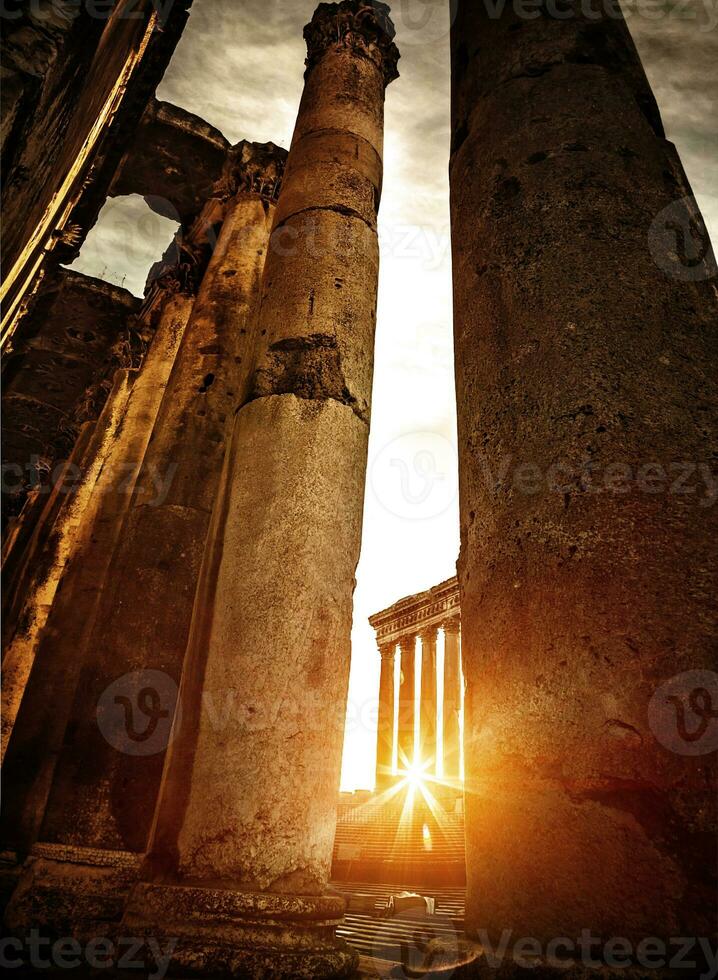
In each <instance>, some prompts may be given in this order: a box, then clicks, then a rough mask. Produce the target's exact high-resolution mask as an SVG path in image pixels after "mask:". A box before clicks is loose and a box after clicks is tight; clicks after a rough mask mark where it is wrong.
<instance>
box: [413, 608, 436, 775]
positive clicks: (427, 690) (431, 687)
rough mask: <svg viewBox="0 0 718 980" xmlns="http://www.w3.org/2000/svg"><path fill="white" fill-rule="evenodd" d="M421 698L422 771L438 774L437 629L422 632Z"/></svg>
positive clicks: (432, 628) (420, 747) (420, 758)
mask: <svg viewBox="0 0 718 980" xmlns="http://www.w3.org/2000/svg"><path fill="white" fill-rule="evenodd" d="M420 638H421V697H420V700H419V759H418V763H419V765H420V766H421V767H422V770H423V771H424V772H425V773H426V774H427V775H428V776H433V775H434V773H435V772H436V704H437V701H436V627H435V626H431V627H429V628H428V629H425V630H422V632H421V633H420Z"/></svg>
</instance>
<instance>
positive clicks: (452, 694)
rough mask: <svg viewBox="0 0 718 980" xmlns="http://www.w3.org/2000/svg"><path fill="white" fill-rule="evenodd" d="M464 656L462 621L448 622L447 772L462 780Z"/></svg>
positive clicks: (444, 765)
mask: <svg viewBox="0 0 718 980" xmlns="http://www.w3.org/2000/svg"><path fill="white" fill-rule="evenodd" d="M460 711H461V657H460V653H459V621H458V619H451V620H449V621H448V622H446V623H444V718H443V732H444V746H443V767H444V768H443V775H444V778H445V779H450V780H457V781H458V780H460V779H461V747H460V739H461V731H460V727H459V712H460Z"/></svg>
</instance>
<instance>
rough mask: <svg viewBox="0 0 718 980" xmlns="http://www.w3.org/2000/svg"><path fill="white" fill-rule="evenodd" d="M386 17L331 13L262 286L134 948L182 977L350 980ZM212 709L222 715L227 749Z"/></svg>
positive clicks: (352, 7) (323, 9)
mask: <svg viewBox="0 0 718 980" xmlns="http://www.w3.org/2000/svg"><path fill="white" fill-rule="evenodd" d="M387 10H388V8H386V7H385V5H384V4H381V3H375V4H373V5H371V6H369V5H367V4H365V3H364V2H362V0H344V2H342V3H339V4H321V5H320V6H319V8H318V9H317V11H316V13H315V15H314V18H313V19H312V21H311V23H310V24H309V25H308V26H307V28H306V29H305V37H306V40H307V46H308V51H309V55H308V59H307V72H306V76H305V77H306V83H305V88H304V93H303V96H302V101H301V104H300V108H299V114H298V117H297V123H296V128H295V132H294V137H293V140H292V146H291V149H290V154H289V158H288V161H287V169H286V173H285V177H284V182H283V187H282V192H281V195H280V198H279V202H278V207H277V215H276V219H275V226H274V229H273V233H272V240H271V243H270V249H269V254H268V256H267V263H266V266H265V269H264V276H263V283H262V301H261V309H260V314H259V336H260V353H259V357H258V362H257V363H258V368H257V371H256V373H255V376H254V379H253V382H252V384H251V385H250V388H249V392H248V394H247V395H246V396H245V398H244V399H243V402H242V403H241V404H240V408H239V410H238V412H237V414H236V417H235V422H234V431H233V435H232V442H231V447H230V455H229V458H228V464H227V480H228V487H229V488H230V492H229V493H228V494H227V501H226V511H225V513H224V514H223V515H222V516H221V520H218V521H217V522H216V527H217V533H220V534H221V554H220V555H218V560H219V566H218V569H217V586H216V590H215V593H214V596H213V598H212V602H213V615H212V616H211V617H208V616H206V615H204V612H203V611H200V610H195V613H196V619H195V623H196V624H197V633H195V632H194V628H193V636H192V639H191V641H190V645H189V648H188V655H187V660H186V663H185V668H184V672H183V677H182V687H181V691H180V711H181V718H182V723H181V726H180V727H179V730H178V732H177V736H176V738H175V739H174V741H173V743H172V746H171V748H170V751H169V753H168V757H167V762H166V766H165V772H164V776H163V782H162V792H161V795H160V800H159V803H158V807H157V813H156V817H155V827H154V833H153V838H152V842H151V846H150V850H149V853H148V856H147V859H146V862H145V867H144V869H143V873H142V881H141V882H140V883H139V884H138V885H137V886H136V888H135V889H134V891H133V894H132V897H131V899H130V902H129V904H128V909H127V912H126V915H125V919H124V921H123V929H129V930H130V931H131V934H132V935H146V936H148V937H149V936H156V935H158V934H162V935H166V936H168V937H169V936H173V937H178V938H179V942H178V945H177V946H176V948H175V952H174V954H173V960H174V968H175V969H176V970H177V971H178V972H181V971H182V970H183V969H186V968H187V967H188V965H190V964H191V966H192V969H193V970H194V971H195V972H200V973H201V974H203V975H207V976H211V977H216V976H237V977H239V976H242V977H245V976H276V977H306V978H310V977H312V978H313V977H327V976H343V975H347V974H348V973H349V972H351V970H352V969H353V968H354V965H355V960H356V954H355V953H354V951H353V950H351V949H350V948H349V947H348V946H347V945H346V944H345V943H343V942H341V941H340V940H338V939H337V938H336V936H335V928H336V926H337V925H338V924H339V923H340V921H341V918H342V915H343V911H344V900H343V898H342V897H341V896H339V895H337V894H336V893H333V892H331V891H330V890H329V887H328V879H329V873H330V868H331V855H332V845H333V839H334V831H335V824H336V807H337V799H338V792H339V777H340V769H341V754H342V744H343V730H344V718H345V714H346V697H347V687H348V680H349V660H350V632H351V619H352V593H353V590H354V575H355V569H356V564H357V561H358V558H359V549H360V542H361V522H362V513H363V497H364V484H365V474H366V457H367V444H368V432H369V411H370V396H371V383H372V373H373V348H374V330H375V322H376V291H377V280H378V258H379V254H378V241H377V232H376V217H377V208H378V204H379V199H380V194H381V178H382V155H381V154H382V144H383V104H384V89H385V86H386V84H387V83H388V82H389V81H391V80H392V78H394V77H396V74H397V72H396V62H397V58H398V52H397V50H396V47H395V46H394V44H393V42H392V38H393V35H394V28H393V25H392V24H391V21H390V20H389V18H388V16H387ZM208 704H217V705H222V704H225V705H226V704H229V705H231V710H227V711H225V712H224V717H225V719H226V720H225V722H224V724H223V725H222V726H220V727H218V726H217V725H216V724H213V719H212V718H211V717H210V714H209V712H208V710H207V705H208Z"/></svg>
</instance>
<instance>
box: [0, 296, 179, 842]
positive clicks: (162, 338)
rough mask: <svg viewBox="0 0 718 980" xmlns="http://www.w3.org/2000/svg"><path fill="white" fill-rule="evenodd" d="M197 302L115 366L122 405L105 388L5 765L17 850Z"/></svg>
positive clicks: (171, 299)
mask: <svg viewBox="0 0 718 980" xmlns="http://www.w3.org/2000/svg"><path fill="white" fill-rule="evenodd" d="M193 302H194V297H193V295H191V294H186V293H182V292H174V293H171V294H168V295H167V296H166V297H165V298H164V299H163V300H162V302H161V306H160V307H159V309H158V312H157V317H158V323H157V327H156V330H155V333H154V337H153V339H152V342H151V344H150V348H149V350H148V352H147V355H146V357H145V360H144V363H143V365H142V369H141V370H140V372H139V375H138V376H137V377H136V379H135V380H131V379H130V380H131V383H129V384H128V378H127V374H128V372H126V371H123V372H119V374H118V381H117V384H118V385H119V386H120V390H121V391H124V394H125V396H126V397H124V399H123V402H122V410H121V411H119V407H118V404H117V399H116V398H114V397H112V396H111V398H110V399H108V402H107V404H106V407H105V412H106V413H110V414H111V416H112V422H111V424H110V423H108V424H107V425H104V426H103V425H102V423H103V420H102V419H101V420H100V423H98V425H99V426H100V427H101V428H102V430H103V431H105V430H106V433H107V440H106V442H107V446H106V449H107V451H106V452H104V453H100V454H99V459H100V461H101V464H102V466H101V472H100V473H99V474H97V475H96V481H95V482H94V484H93V492H92V494H91V496H90V498H89V500H87V501H85V500H78V501H77V503H78V505H81V506H80V507H79V508H78V506H74V505H73V513H75V512H76V511H77V510H78V509H79V510H80V513H79V514H78V517H77V519H78V521H79V525H78V528H77V531H76V540H75V545H74V551H73V554H72V557H71V560H70V561H69V562H68V564H67V567H66V568H65V569H64V572H63V575H62V579H61V583H60V588H59V589H58V591H57V593H56V595H55V597H54V601H53V604H52V608H51V610H50V612H49V615H48V618H47V623H46V626H45V629H44V631H43V634H42V637H41V638H40V642H39V647H38V650H37V656H36V658H35V661H34V666H33V670H32V673H31V674H30V677H29V681H28V685H27V688H26V690H25V695H24V698H23V702H22V705H21V708H20V711H19V714H18V720H17V725H16V727H15V730H14V732H13V736H12V739H11V740H10V743H9V747H8V753H7V758H6V759H5V762H4V765H3V780H4V784H5V788H6V792H5V793H4V794H3V799H2V818H1V820H0V825H1V831H0V838H1V841H2V844H3V846H4V847H10V848H12V849H16V850H18V851H19V852H20V853H23V852H25V851H27V849H28V848H29V847H30V845H31V844H32V843H33V842H34V841H35V839H36V837H37V833H38V831H39V828H40V823H41V821H42V818H43V814H44V810H45V803H46V800H47V793H48V792H49V788H50V784H51V781H52V776H53V773H54V769H55V764H56V762H57V759H58V757H59V754H60V750H61V748H62V742H63V737H64V733H65V726H66V724H67V720H68V717H69V715H70V712H71V709H72V704H73V700H74V696H75V690H76V686H77V681H78V677H79V674H80V669H81V667H82V665H83V663H84V661H85V657H86V655H87V644H88V640H89V635H90V632H91V630H92V627H93V625H94V623H95V617H96V613H97V607H98V603H99V598H100V595H101V593H102V589H103V586H104V583H105V579H106V577H107V574H108V570H109V568H110V563H111V561H112V556H113V554H114V550H115V547H116V545H117V543H118V541H119V539H120V535H121V534H122V528H123V525H124V520H125V517H126V515H127V511H128V508H129V506H130V502H131V499H132V489H133V487H134V485H135V483H136V481H137V478H138V475H139V473H140V469H141V466H142V462H143V459H144V456H145V452H146V450H147V445H148V443H149V440H150V436H151V434H152V429H153V425H154V422H155V420H156V418H157V413H158V411H159V407H160V404H161V402H162V397H163V395H164V391H165V387H166V385H167V379H168V377H169V374H170V371H171V368H172V364H173V363H174V358H175V355H176V352H177V348H178V346H179V343H180V340H181V338H182V334H183V331H184V328H185V326H186V323H187V320H188V318H189V315H190V312H191V310H192V304H193ZM131 374H132V375H135V374H137V372H134V371H133V372H131Z"/></svg>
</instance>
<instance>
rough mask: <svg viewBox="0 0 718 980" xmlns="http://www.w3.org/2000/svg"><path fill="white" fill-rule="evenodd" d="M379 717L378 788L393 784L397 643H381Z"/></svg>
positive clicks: (377, 737) (377, 739) (377, 735)
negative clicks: (395, 659)
mask: <svg viewBox="0 0 718 980" xmlns="http://www.w3.org/2000/svg"><path fill="white" fill-rule="evenodd" d="M379 656H380V657H381V673H380V675H379V717H378V722H377V732H376V788H377V791H379V790H381V789H384V788H385V787H386V786H387V785H389V784H390V783H391V782H392V771H393V758H394V658H395V656H396V643H395V642H394V643H380V644H379Z"/></svg>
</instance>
